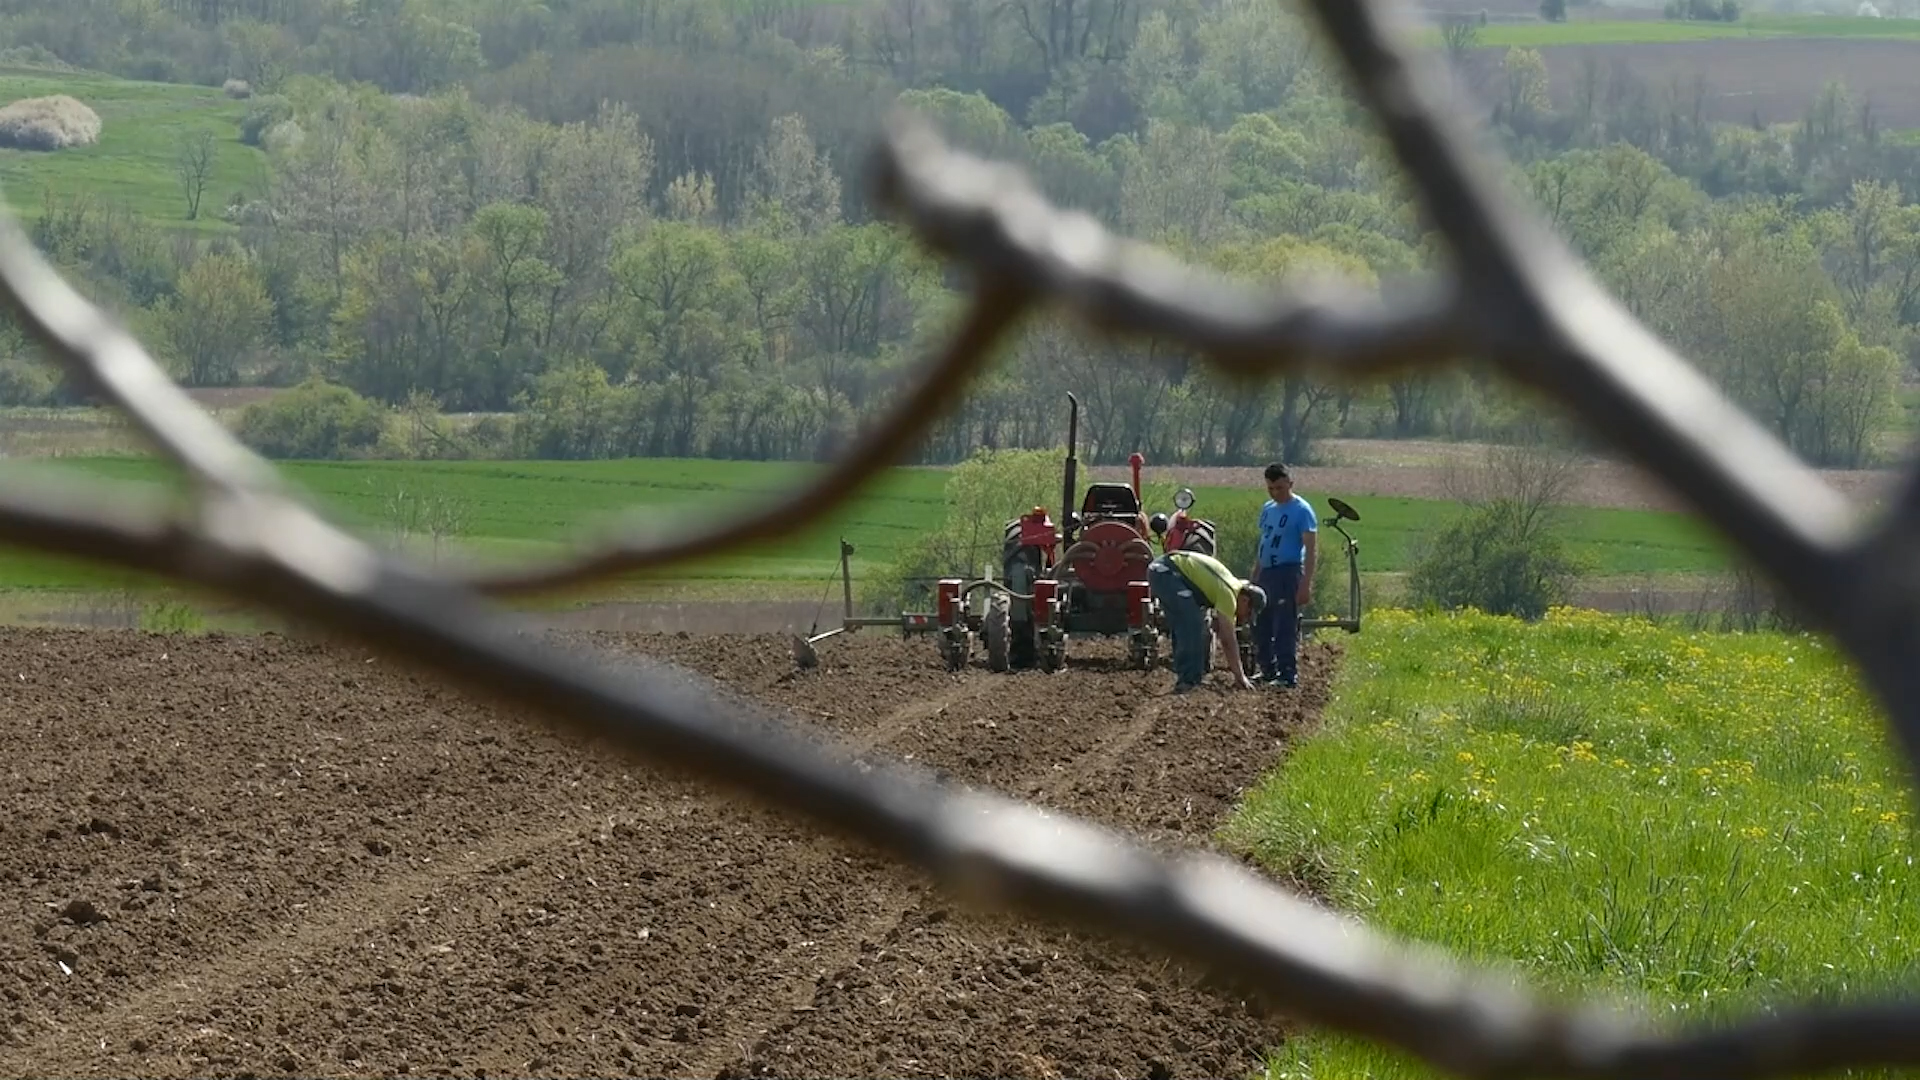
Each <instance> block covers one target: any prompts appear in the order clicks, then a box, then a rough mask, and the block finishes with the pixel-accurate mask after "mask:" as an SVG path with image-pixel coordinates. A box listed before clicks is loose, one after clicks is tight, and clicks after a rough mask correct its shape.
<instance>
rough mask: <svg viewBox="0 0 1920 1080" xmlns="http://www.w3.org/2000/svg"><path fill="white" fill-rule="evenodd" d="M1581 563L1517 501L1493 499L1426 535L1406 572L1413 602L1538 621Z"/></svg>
mask: <svg viewBox="0 0 1920 1080" xmlns="http://www.w3.org/2000/svg"><path fill="white" fill-rule="evenodd" d="M1580 570H1581V568H1580V566H1579V564H1578V563H1577V562H1576V561H1575V560H1574V558H1573V556H1572V555H1571V554H1570V553H1569V552H1568V551H1567V548H1566V544H1565V542H1564V541H1563V540H1562V539H1561V538H1560V536H1559V534H1558V532H1557V531H1556V530H1555V529H1554V528H1553V527H1552V526H1551V525H1550V524H1549V523H1548V520H1547V519H1546V518H1545V517H1544V516H1542V515H1539V514H1535V513H1528V512H1527V508H1526V506H1525V505H1524V504H1523V503H1522V502H1521V501H1519V500H1516V499H1508V498H1501V499H1494V500H1492V501H1490V502H1486V503H1483V504H1481V505H1478V506H1473V507H1469V508H1468V509H1467V510H1466V511H1465V512H1463V513H1462V514H1460V515H1459V516H1458V517H1456V518H1454V519H1453V520H1452V521H1450V522H1448V523H1447V524H1446V525H1444V526H1442V527H1441V528H1440V529H1439V530H1437V531H1436V532H1435V533H1434V534H1433V535H1432V536H1431V537H1429V538H1428V539H1427V541H1426V543H1425V545H1424V551H1422V552H1421V554H1420V555H1419V557H1418V558H1417V559H1416V560H1415V561H1414V564H1413V567H1412V569H1411V571H1410V572H1409V573H1408V575H1407V598H1408V600H1409V601H1410V602H1411V603H1412V604H1414V605H1415V606H1416V607H1434V608H1440V609H1455V608H1478V609H1479V610H1481V611H1484V612H1487V613H1488V614H1491V615H1515V616H1518V617H1520V618H1523V619H1538V618H1540V617H1541V616H1542V615H1545V614H1546V612H1547V609H1548V608H1550V607H1554V606H1556V605H1559V604H1563V603H1565V602H1566V599H1567V597H1568V595H1569V594H1570V593H1571V591H1572V587H1573V583H1574V581H1575V579H1577V578H1578V577H1579V575H1580Z"/></svg>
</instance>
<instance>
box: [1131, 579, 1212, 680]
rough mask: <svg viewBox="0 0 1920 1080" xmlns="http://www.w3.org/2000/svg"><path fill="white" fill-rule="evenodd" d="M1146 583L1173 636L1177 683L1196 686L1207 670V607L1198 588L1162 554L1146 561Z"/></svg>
mask: <svg viewBox="0 0 1920 1080" xmlns="http://www.w3.org/2000/svg"><path fill="white" fill-rule="evenodd" d="M1147 587H1148V588H1149V589H1150V590H1152V592H1153V598H1154V599H1155V600H1157V601H1159V603H1160V611H1161V613H1162V614H1163V615H1165V616H1166V620H1167V633H1168V634H1169V635H1171V636H1172V638H1173V676H1174V681H1175V683H1176V684H1177V685H1180V686H1199V685H1200V680H1201V679H1202V678H1204V677H1205V676H1206V673H1207V633H1208V631H1209V630H1210V629H1211V628H1210V627H1209V626H1208V625H1207V610H1208V609H1207V607H1206V605H1205V604H1203V603H1201V601H1200V592H1199V590H1197V589H1195V588H1194V587H1193V583H1192V582H1190V581H1188V580H1187V579H1186V576H1185V575H1183V574H1181V573H1180V571H1178V570H1175V569H1174V568H1173V564H1172V563H1170V562H1168V561H1167V557H1166V556H1165V555H1162V556H1160V557H1159V558H1157V559H1155V560H1153V561H1152V562H1151V563H1148V564H1147Z"/></svg>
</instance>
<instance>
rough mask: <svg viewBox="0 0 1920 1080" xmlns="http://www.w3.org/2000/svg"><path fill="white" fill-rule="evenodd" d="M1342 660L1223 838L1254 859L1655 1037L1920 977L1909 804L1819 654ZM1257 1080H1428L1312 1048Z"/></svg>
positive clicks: (1786, 641)
mask: <svg viewBox="0 0 1920 1080" xmlns="http://www.w3.org/2000/svg"><path fill="white" fill-rule="evenodd" d="M1346 648H1347V656H1346V660H1345V662H1344V664H1343V667H1342V670H1341V672H1340V674H1339V676H1338V683H1337V686H1336V688H1335V692H1334V696H1333V704H1332V706H1331V707H1330V709H1329V712H1328V714H1327V716H1326V719H1325V723H1324V726H1323V727H1322V728H1321V729H1320V730H1319V731H1318V732H1316V733H1315V734H1313V735H1312V736H1310V737H1308V738H1307V739H1306V740H1305V741H1304V742H1303V743H1301V744H1300V745H1299V746H1297V747H1296V749H1295V750H1294V752H1293V754H1292V756H1291V758H1290V759H1289V760H1288V762H1287V763H1286V765H1285V766H1284V767H1283V768H1282V769H1280V770H1279V771H1278V772H1277V773H1275V774H1274V775H1272V776H1270V777H1269V778H1268V779H1267V780H1266V781H1264V782H1263V783H1262V784H1261V785H1260V786H1259V787H1258V788H1257V789H1256V790H1255V791H1254V792H1252V793H1251V794H1250V795H1249V797H1248V799H1247V801H1246V803H1245V805H1244V806H1243V807H1242V808H1241V810H1240V811H1239V813H1238V814H1237V815H1236V817H1235V818H1234V819H1233V820H1232V821H1231V822H1230V824H1229V825H1228V826H1227V828H1226V835H1227V837H1228V838H1229V839H1230V841H1231V842H1232V843H1234V844H1235V845H1237V846H1239V847H1241V848H1242V849H1243V850H1249V851H1251V852H1252V853H1254V854H1255V856H1256V857H1258V858H1259V859H1260V860H1261V861H1262V862H1263V863H1264V864H1266V865H1268V866H1270V867H1272V868H1274V869H1275V870H1277V871H1279V872H1289V871H1291V872H1292V873H1294V874H1295V875H1296V876H1298V877H1300V878H1302V879H1304V880H1305V881H1307V882H1310V883H1312V884H1313V885H1314V886H1315V887H1316V889H1317V890H1318V891H1320V892H1322V893H1323V894H1324V895H1325V896H1326V897H1328V898H1330V899H1331V900H1332V901H1333V902H1334V903H1335V904H1336V905H1338V906H1339V907H1341V908H1343V909H1345V910H1348V911H1351V912H1353V913H1355V914H1357V915H1359V916H1360V917H1362V918H1364V919H1365V920H1367V921H1368V922H1370V923H1371V924H1373V925H1375V926H1377V927H1379V928H1381V929H1383V930H1386V931H1389V932H1392V933H1393V934H1395V935H1398V936H1402V937H1406V938H1412V939H1416V940H1420V941H1426V942H1432V943H1436V944H1439V945H1442V946H1444V947H1446V948H1448V949H1450V950H1457V951H1459V952H1462V953H1464V954H1465V955H1466V956H1468V957H1471V958H1473V959H1475V960H1478V961H1482V962H1490V963H1499V964H1503V965H1512V966H1513V967H1515V968H1517V970H1518V972H1520V973H1521V974H1523V975H1524V976H1525V977H1526V979H1527V980H1528V981H1529V982H1532V983H1534V984H1536V985H1539V986H1543V987H1545V988H1548V989H1550V990H1551V991H1555V992H1577V993H1580V994H1581V995H1583V996H1585V995H1592V994H1604V995H1608V996H1613V997H1615V998H1616V999H1618V1000H1624V1001H1627V1002H1629V1003H1634V1004H1637V1005H1639V1006H1641V1007H1643V1008H1645V1009H1646V1010H1648V1011H1649V1012H1650V1013H1651V1014H1653V1016H1654V1017H1655V1018H1656V1019H1657V1021H1660V1022H1665V1021H1680V1022H1709V1021H1715V1020H1720V1019H1725V1018H1727V1017H1729V1016H1730V1015H1734V1014H1739V1015H1745V1014H1747V1013H1750V1012H1752V1011H1754V1010H1758V1009H1759V1008H1761V1007H1762V1006H1764V1005H1767V1004H1770V1003H1774V1002H1778V1001H1781V1000H1784V999H1801V998H1805V997H1816V996H1830V995H1842V994H1844V995H1845V996H1848V997H1859V996H1865V995H1870V994H1872V993H1874V992H1876V991H1878V990H1881V989H1883V988H1886V987H1887V986H1888V985H1889V984H1891V983H1893V982H1896V981H1906V980H1909V979H1910V978H1911V976H1912V975H1913V974H1914V970H1913V969H1914V967H1915V961H1914V960H1913V959H1912V957H1913V955H1914V948H1913V946H1914V944H1915V943H1916V942H1920V906H1917V905H1916V903H1915V901H1916V899H1920V890H1916V889H1915V887H1914V886H1915V879H1914V872H1913V852H1914V846H1915V845H1914V842H1913V841H1914V837H1913V832H1912V827H1913V825H1912V817H1911V813H1910V811H1909V808H1908V800H1907V796H1906V785H1905V782H1904V781H1903V779H1902V775H1901V769H1900V767H1899V766H1898V764H1897V760H1896V757H1895V755H1894V753H1893V752H1892V747H1891V743H1890V741H1889V739H1888V737H1887V736H1886V734H1885V730H1884V727H1883V723H1884V721H1883V719H1882V717H1881V715H1880V713H1879V711H1878V709H1877V708H1876V707H1875V706H1874V705H1873V704H1872V702H1871V701H1870V699H1869V698H1868V697H1867V696H1866V695H1865V694H1864V692H1863V691H1862V689H1861V688H1860V687H1859V685H1858V684H1857V682H1856V680H1855V678H1854V676H1853V673H1852V670H1851V668H1849V667H1848V666H1846V665H1845V664H1843V663H1842V662H1841V660H1840V659H1839V658H1838V656H1837V654H1836V652H1835V651H1834V650H1833V649H1831V648H1830V647H1829V646H1828V645H1827V644H1825V643H1824V641H1823V640H1822V639H1819V638H1815V637H1807V636H1785V635H1777V634H1688V633H1683V632H1678V631H1673V630H1663V629H1658V628H1655V627H1654V626H1652V625H1650V624H1647V623H1645V622H1640V621H1636V620H1630V619H1627V618H1624V617H1615V616H1605V615H1600V614H1597V613H1591V612H1579V613H1575V612H1556V613H1554V614H1553V615H1551V616H1550V617H1549V618H1548V619H1547V620H1545V621H1543V622H1541V623H1537V624H1533V625H1525V624H1522V623H1519V622H1518V621H1516V620H1512V619H1496V618H1491V617H1487V616H1481V615H1477V614H1467V615H1460V616H1454V617H1448V616H1431V617H1415V616H1412V615H1409V614H1406V613H1403V612H1377V613H1376V614H1375V616H1374V618H1373V621H1372V623H1371V625H1370V626H1369V627H1368V629H1367V632H1366V633H1364V634H1362V635H1360V636H1359V637H1357V638H1354V639H1352V640H1351V642H1350V643H1349V644H1348V645H1347V646H1346ZM1273 1075H1274V1076H1276V1077H1278V1076H1285V1077H1294V1078H1302V1077H1322V1078H1324V1077H1349V1076H1371V1077H1373V1078H1374V1080H1383V1078H1387V1077H1430V1076H1437V1075H1439V1074H1438V1073H1435V1072H1431V1071H1428V1070H1425V1069H1421V1068H1416V1067H1414V1066H1413V1065H1411V1064H1410V1063H1408V1062H1407V1061H1406V1060H1404V1059H1403V1058H1401V1057H1399V1056H1398V1055H1390V1054H1385V1053H1382V1052H1380V1051H1377V1050H1375V1049H1374V1048H1373V1047H1371V1046H1370V1045H1367V1044H1363V1043H1360V1042H1357V1041H1351V1040H1347V1039H1344V1038H1336V1037H1327V1036H1322V1035H1312V1036H1307V1037H1304V1038H1298V1039H1295V1040H1292V1041H1291V1042H1290V1043H1289V1045H1288V1047H1287V1049H1286V1050H1285V1052H1284V1056H1283V1057H1282V1058H1281V1059H1280V1060H1278V1061H1276V1062H1275V1063H1274V1069H1273ZM1872 1075H1878V1074H1872Z"/></svg>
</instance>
